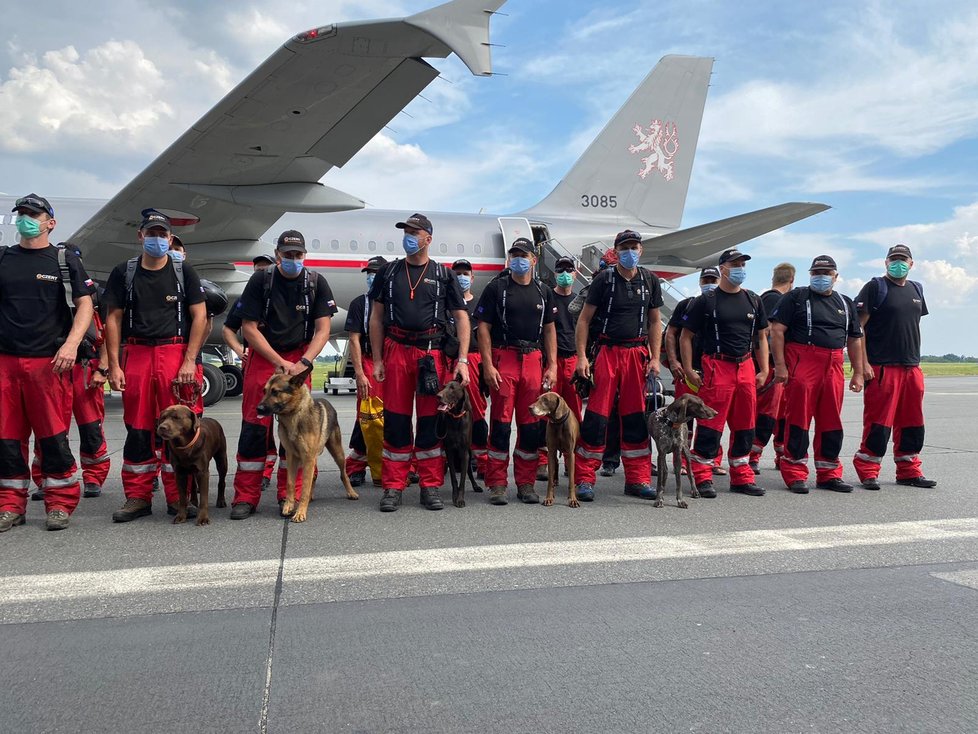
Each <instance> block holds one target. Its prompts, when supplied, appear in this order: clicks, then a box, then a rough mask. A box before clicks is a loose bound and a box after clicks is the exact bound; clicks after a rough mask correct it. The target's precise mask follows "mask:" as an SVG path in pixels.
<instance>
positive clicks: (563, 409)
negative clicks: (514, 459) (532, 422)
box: [530, 392, 581, 507]
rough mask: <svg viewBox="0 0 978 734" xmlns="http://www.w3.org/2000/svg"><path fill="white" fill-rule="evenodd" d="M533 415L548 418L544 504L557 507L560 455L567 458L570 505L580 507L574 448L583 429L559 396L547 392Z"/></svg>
mask: <svg viewBox="0 0 978 734" xmlns="http://www.w3.org/2000/svg"><path fill="white" fill-rule="evenodd" d="M530 412H531V413H533V415H535V416H538V417H540V418H547V419H548V420H547V457H548V461H547V497H546V499H545V500H544V501H543V504H544V505H545V506H547V507H550V505H552V504H553V503H554V487H556V485H557V483H558V480H557V469H558V464H557V453H558V452H560V453H561V454H563V455H564V464H565V465H566V467H567V476H568V478H569V481H570V485H569V486H568V488H567V504H568V505H570V506H571V507H580V506H581V503H580V501H578V499H577V487H576V486H575V483H574V448H575V447H576V446H577V436H578V434H579V433H580V431H581V427H580V426H579V425H578V423H577V418H575V417H574V413H573V412H572V411H571V409H570V408H569V407H568V405H567V402H566V401H565V400H564V399H563V398H562V397H560V395H558V394H557V393H555V392H546V393H544V394H543V395H541V396H540V397H539V398H537V401H536V402H535V403H533V405H531V406H530Z"/></svg>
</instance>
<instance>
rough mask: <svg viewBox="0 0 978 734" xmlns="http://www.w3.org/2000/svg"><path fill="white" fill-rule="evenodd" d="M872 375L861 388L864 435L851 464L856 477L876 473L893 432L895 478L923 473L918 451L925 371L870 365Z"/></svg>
mask: <svg viewBox="0 0 978 734" xmlns="http://www.w3.org/2000/svg"><path fill="white" fill-rule="evenodd" d="M872 368H873V373H874V375H875V379H872V380H870V381H869V382H867V383H866V387H865V389H864V390H863V436H862V443H861V444H860V446H859V450H858V451H857V452H856V455H855V456H854V458H853V462H852V463H853V465H854V466H855V468H856V472H857V473H858V475H859V479H860V480H863V479H867V478H875V477H877V476H879V471H880V467H879V462H876V461H870V460H869V459H863V458H862V457H863V456H871V457H882V456H883V455H884V454H885V453H886V447H887V444H888V443H889V440H890V436H891V434H892V439H893V458H894V460H895V461H896V477H897V479H912V478H914V477H918V476H920V475H921V474H922V473H923V470H922V468H921V462H920V455H919V454H920V451H921V449H922V448H923V446H924V375H923V373H922V372H921V371H920V367H919V366H904V365H872Z"/></svg>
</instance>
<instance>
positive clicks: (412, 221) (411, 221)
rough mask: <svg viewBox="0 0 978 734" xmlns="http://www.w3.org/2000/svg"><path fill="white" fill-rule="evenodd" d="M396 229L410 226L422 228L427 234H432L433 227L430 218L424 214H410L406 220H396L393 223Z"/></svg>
mask: <svg viewBox="0 0 978 734" xmlns="http://www.w3.org/2000/svg"><path fill="white" fill-rule="evenodd" d="M394 226H395V227H397V228H398V229H404V228H405V227H410V228H411V229H423V230H424V231H425V232H427V233H428V234H434V232H435V231H434V228H433V227H432V226H431V220H430V219H428V217H426V216H425V215H424V214H412V215H411V216H410V217H408V218H407V221H404V222H398V223H397V224H395V225H394Z"/></svg>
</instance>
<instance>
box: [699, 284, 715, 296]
mask: <svg viewBox="0 0 978 734" xmlns="http://www.w3.org/2000/svg"><path fill="white" fill-rule="evenodd" d="M716 289H717V284H716V283H704V284H703V285H701V286H700V293H702V294H703V295H704V296H705V295H706V294H707V293H712V292H713V291H715V290H716Z"/></svg>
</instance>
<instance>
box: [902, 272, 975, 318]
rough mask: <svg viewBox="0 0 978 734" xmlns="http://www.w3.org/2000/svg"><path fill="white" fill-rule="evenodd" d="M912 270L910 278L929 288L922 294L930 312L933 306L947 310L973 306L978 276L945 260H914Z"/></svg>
mask: <svg viewBox="0 0 978 734" xmlns="http://www.w3.org/2000/svg"><path fill="white" fill-rule="evenodd" d="M913 269H914V272H913V275H912V276H911V277H915V278H917V279H919V280H920V281H921V282H922V283H923V284H924V285H925V286H927V285H930V286H931V287H930V288H927V289H926V290H925V291H924V293H925V295H926V297H927V305H928V306H929V307H930V308H931V309H932V310H933V307H934V306H935V305H939V306H944V307H947V308H961V307H963V306H969V307H970V306H973V305H974V296H975V295H978V276H976V275H971V274H970V273H969V271H967V270H965V269H964V268H962V267H959V266H957V265H952V264H951V263H949V262H947V261H946V260H915V261H914V268H913ZM973 272H974V270H972V271H971V273H973Z"/></svg>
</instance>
